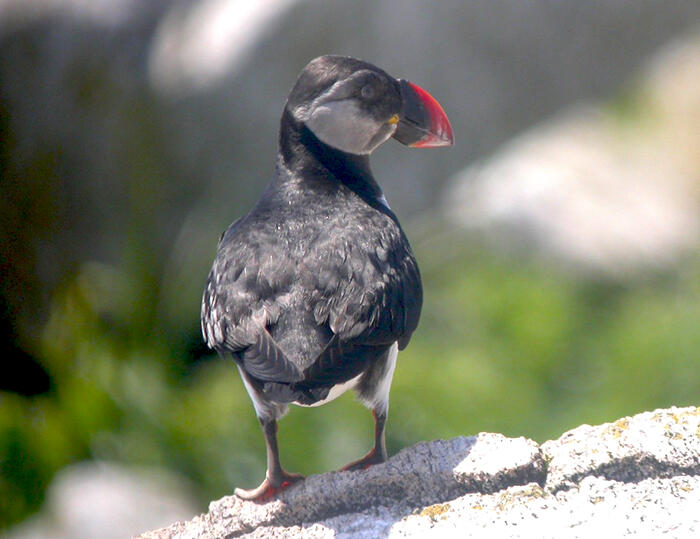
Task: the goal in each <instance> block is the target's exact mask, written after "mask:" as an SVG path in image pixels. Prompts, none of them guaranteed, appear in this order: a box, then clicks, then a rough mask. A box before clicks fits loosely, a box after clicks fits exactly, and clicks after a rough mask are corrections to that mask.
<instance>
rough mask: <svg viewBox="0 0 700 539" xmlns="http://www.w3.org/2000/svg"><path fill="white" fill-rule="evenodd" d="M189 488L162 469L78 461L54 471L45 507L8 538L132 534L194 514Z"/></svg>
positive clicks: (108, 537)
mask: <svg viewBox="0 0 700 539" xmlns="http://www.w3.org/2000/svg"><path fill="white" fill-rule="evenodd" d="M191 490H192V489H191V485H189V484H188V483H187V482H186V481H185V480H184V479H183V478H182V477H179V476H177V475H175V474H173V473H171V472H166V471H165V470H161V469H155V468H154V469H151V468H143V467H141V468H134V467H127V466H123V465H119V464H116V463H110V462H104V461H92V462H82V463H78V464H74V465H71V466H68V467H66V468H64V469H62V470H61V471H60V472H59V473H58V474H57V475H56V477H55V478H54V480H53V481H52V483H51V486H50V487H49V490H48V492H47V494H46V501H45V503H44V506H43V508H42V511H41V512H40V513H39V514H37V515H35V516H33V517H30V518H29V519H28V520H26V521H24V522H22V523H21V524H19V525H18V526H16V527H15V528H13V529H11V530H10V531H9V533H8V534H7V536H6V539H39V538H43V537H52V538H54V539H73V538H78V537H100V538H103V539H112V538H114V539H117V538H121V537H129V536H131V535H133V534H134V533H138V532H139V531H142V530H143V529H144V528H145V527H155V526H161V525H165V524H167V523H168V522H172V521H173V520H174V519H179V518H187V517H188V516H190V515H193V514H195V513H196V507H197V504H196V503H195V501H194V496H193V494H192V492H191Z"/></svg>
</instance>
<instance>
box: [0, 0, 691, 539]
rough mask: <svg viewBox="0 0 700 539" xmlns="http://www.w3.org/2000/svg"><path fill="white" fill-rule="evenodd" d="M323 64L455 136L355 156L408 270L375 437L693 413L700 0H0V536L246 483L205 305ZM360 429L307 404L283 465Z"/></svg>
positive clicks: (125, 528) (249, 476)
mask: <svg viewBox="0 0 700 539" xmlns="http://www.w3.org/2000/svg"><path fill="white" fill-rule="evenodd" d="M326 53H336V54H346V55H351V56H357V57H360V58H363V59H365V60H368V61H370V62H373V63H375V64H377V65H378V66H380V67H382V68H384V69H385V70H387V71H388V72H389V73H391V74H393V75H394V76H397V77H404V78H407V79H409V80H411V81H413V82H415V83H417V84H419V85H421V86H423V87H424V88H426V89H427V90H429V91H430V92H431V94H433V95H434V96H435V97H436V98H437V99H438V100H439V101H440V102H441V104H442V105H443V107H444V108H445V110H446V112H447V113H448V115H449V116H450V119H451V121H452V124H453V127H454V131H455V135H456V139H457V144H456V146H455V147H454V148H451V149H444V150H442V149H441V150H430V151H419V150H409V149H407V148H405V147H403V146H401V145H399V144H395V143H392V142H389V143H387V144H386V145H385V146H383V147H382V148H381V149H380V150H378V151H377V152H376V154H375V156H374V158H373V169H374V172H375V176H376V177H377V179H378V180H379V182H380V183H381V184H382V186H383V188H384V190H385V193H386V197H387V199H388V200H389V203H390V204H391V206H392V208H393V209H394V211H395V212H396V214H397V215H398V216H399V218H400V219H401V221H402V223H403V225H404V228H405V229H406V231H407V234H408V236H409V238H410V239H411V241H412V244H413V247H414V250H415V251H416V255H417V258H418V261H419V264H420V266H421V269H422V272H423V279H424V289H425V305H424V310H423V316H422V321H421V325H420V327H419V329H418V331H417V332H416V333H415V334H414V337H413V340H412V342H411V345H410V346H409V347H408V349H407V350H406V351H405V352H404V353H403V354H402V355H401V357H400V361H399V365H398V368H397V371H396V375H395V379H394V384H393V389H392V400H391V413H390V420H389V423H388V431H387V435H388V440H387V441H388V446H389V451H390V453H392V454H393V453H395V452H397V451H399V450H400V449H401V448H403V447H405V446H407V445H409V444H413V443H415V442H417V441H419V440H428V439H435V438H449V437H455V436H459V435H473V434H476V433H478V432H480V431H495V432H501V433H504V434H506V435H508V436H527V437H530V438H533V439H535V440H537V441H539V442H542V441H545V440H547V439H549V438H556V437H558V436H559V435H560V434H561V433H562V432H564V431H565V430H567V429H570V428H573V427H576V426H578V425H579V424H581V423H591V424H595V423H600V422H605V421H610V420H614V419H616V418H618V417H621V416H624V415H630V414H635V413H637V412H641V411H644V410H650V409H654V408H659V407H667V406H670V405H679V406H682V405H693V404H694V405H697V404H699V401H700V330H699V329H698V328H699V327H700V256H699V254H700V251H699V249H698V247H699V245H700V211H699V210H700V3H699V2H697V0H685V1H684V0H645V1H642V0H637V1H629V0H597V1H596V0H594V1H591V2H585V3H582V2H578V1H576V0H563V1H560V2H550V1H548V0H533V1H531V2H521V1H518V0H495V1H494V0H471V1H468V2H462V1H456V0H448V1H444V2H439V3H429V2H424V1H418V0H401V1H399V0H381V1H376V0H373V1H370V0H358V1H355V2H341V1H339V0H335V1H321V0H265V1H263V0H258V1H257V2H243V1H236V0H199V1H196V0H181V1H166V0H149V1H142V0H141V1H139V0H0V178H1V179H0V181H1V182H2V190H1V191H2V198H1V199H0V265H1V268H2V280H1V282H0V300H1V301H2V309H1V313H2V348H3V353H2V359H1V360H0V361H2V369H1V371H0V530H2V531H0V534H2V533H3V531H4V532H5V533H7V534H8V536H11V537H41V536H47V535H50V536H52V537H91V536H100V537H109V536H110V535H113V536H125V535H127V534H129V533H135V532H138V531H144V530H146V529H148V528H153V527H158V526H162V525H166V524H169V523H170V522H171V521H174V520H176V519H183V518H190V517H192V516H193V515H194V514H195V513H197V512H200V511H203V510H206V506H207V503H208V501H210V500H212V499H215V498H218V497H221V496H224V495H227V494H230V493H232V491H233V488H234V486H243V487H252V486H255V485H257V484H258V482H259V481H260V479H261V478H262V477H263V474H264V472H265V452H264V444H263V437H262V435H261V433H260V431H259V427H258V424H257V421H256V419H255V415H254V411H253V408H252V406H251V404H250V402H249V400H248V396H247V394H246V393H245V390H244V388H243V386H242V384H241V382H240V380H239V376H238V373H237V372H236V369H235V368H234V367H233V365H232V364H231V363H230V362H224V361H222V360H220V359H218V358H216V357H215V356H214V355H212V354H211V352H210V351H209V350H207V349H206V348H205V347H204V345H203V344H202V339H201V336H200V329H199V309H200V297H201V291H202V288H203V285H204V282H205V279H206V275H207V272H208V270H209V268H210V265H211V262H212V259H213V257H214V254H215V250H216V243H217V240H218V237H219V235H220V233H221V232H222V231H223V230H224V229H225V228H226V227H227V226H228V224H229V223H230V222H232V221H233V220H234V219H235V218H237V217H238V216H240V215H241V214H242V213H244V212H245V211H246V210H247V209H248V208H250V206H251V205H252V204H253V203H254V201H255V200H256V199H257V198H258V197H259V196H260V194H261V193H262V191H263V189H264V187H265V185H266V183H267V179H268V178H269V177H270V175H271V173H272V170H273V165H274V159H275V153H276V137H277V127H278V122H279V116H280V114H281V111H282V107H283V104H284V100H285V97H286V94H287V92H288V90H289V89H290V88H291V86H292V84H293V83H294V80H295V78H296V75H297V73H298V72H299V71H300V70H301V68H302V67H303V66H304V65H305V64H306V63H307V62H308V61H309V60H310V59H312V58H314V57H316V56H318V55H320V54H326ZM372 428H373V423H372V419H371V415H370V413H369V411H367V410H366V409H364V408H363V407H362V406H361V405H359V404H358V403H356V402H354V400H353V397H352V396H351V395H346V396H344V397H343V398H341V399H340V400H338V401H336V402H334V403H333V404H332V405H329V406H325V407H323V408H319V409H313V410H300V409H294V410H292V411H291V413H290V414H289V416H288V417H287V418H286V419H285V420H284V421H283V422H282V423H281V426H280V447H281V451H282V461H283V464H284V465H285V467H286V468H288V469H289V470H290V471H296V472H303V473H306V474H312V473H320V472H323V471H328V470H332V469H336V468H338V467H340V466H342V465H344V464H346V463H347V462H349V461H350V460H353V459H356V458H358V457H360V456H361V455H363V454H364V453H365V452H366V451H367V450H368V448H369V447H370V445H371V437H372Z"/></svg>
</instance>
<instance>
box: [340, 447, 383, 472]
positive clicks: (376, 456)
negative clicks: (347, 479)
mask: <svg viewBox="0 0 700 539" xmlns="http://www.w3.org/2000/svg"><path fill="white" fill-rule="evenodd" d="M385 460H386V457H384V456H382V455H381V453H379V451H377V450H376V449H372V451H370V452H369V453H367V454H366V455H365V456H364V457H362V458H361V459H360V460H356V461H354V462H351V463H350V464H348V465H347V466H344V467H342V468H341V469H340V471H341V472H349V471H353V470H366V469H367V468H369V467H370V466H374V465H375V464H380V463H382V462H384V461H385Z"/></svg>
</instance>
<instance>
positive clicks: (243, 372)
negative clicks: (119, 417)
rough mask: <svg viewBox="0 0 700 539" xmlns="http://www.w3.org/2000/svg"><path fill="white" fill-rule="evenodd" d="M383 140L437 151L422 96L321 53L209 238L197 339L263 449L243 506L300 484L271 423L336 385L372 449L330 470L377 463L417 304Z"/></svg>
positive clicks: (367, 67) (433, 113)
mask: <svg viewBox="0 0 700 539" xmlns="http://www.w3.org/2000/svg"><path fill="white" fill-rule="evenodd" d="M390 138H393V139H395V140H397V141H398V142H400V143H402V144H404V145H406V146H409V147H413V148H432V147H441V146H451V145H452V144H453V143H454V137H453V132H452V127H451V125H450V122H449V120H448V118H447V115H446V114H445V112H444V111H443V109H442V107H441V106H440V104H439V103H438V102H437V100H436V99H435V98H433V97H432V96H431V95H430V94H429V93H428V92H427V91H425V90H424V89H422V88H421V87H419V86H418V85H416V84H413V83H411V82H408V81H407V80H404V79H397V78H394V77H392V76H390V75H389V74H388V73H386V72H385V71H383V70H382V69H380V68H378V67H376V66H374V65H372V64H370V63H367V62H365V61H362V60H359V59H356V58H351V57H347V56H336V55H326V56H321V57H319V58H316V59H314V60H312V61H311V62H309V64H308V65H306V67H304V68H303V70H302V71H301V73H300V74H299V76H298V79H297V80H296V83H295V84H294V86H293V87H292V89H291V91H290V93H289V95H288V97H287V101H286V104H285V106H284V110H283V113H282V119H281V122H280V129H279V150H278V154H277V161H276V165H275V169H274V174H273V176H272V179H271V180H270V181H269V184H268V185H267V187H266V189H265V191H264V193H263V195H262V197H261V198H260V200H259V201H258V202H257V203H256V204H255V205H254V206H253V208H252V209H251V210H250V211H249V212H248V213H247V214H246V215H244V216H243V217H240V218H239V219H238V220H237V221H235V222H234V223H233V224H231V225H230V226H229V227H228V229H226V231H225V232H224V233H223V234H222V235H221V238H220V240H219V244H218V248H217V253H216V257H215V259H214V262H213V265H212V268H211V271H210V272H209V275H208V278H207V281H206V286H205V288H204V293H203V297H202V309H201V325H202V334H203V337H204V341H205V342H206V344H207V346H208V347H209V348H211V349H213V350H215V351H216V352H217V353H218V354H219V355H221V356H223V357H226V358H232V359H233V361H234V362H235V364H236V367H237V368H238V371H239V372H240V376H241V378H242V380H243V385H244V386H245V389H246V390H247V392H248V394H249V396H250V399H251V400H252V403H253V407H254V409H255V414H256V415H257V418H258V420H259V422H260V426H261V428H262V432H263V435H264V437H265V444H266V447H267V472H266V474H265V479H264V480H263V481H262V483H261V484H260V485H259V486H258V487H256V488H253V489H250V490H245V489H241V488H237V489H236V490H235V494H236V495H237V496H238V497H239V498H242V499H246V500H265V499H268V498H270V497H272V496H274V495H276V493H277V492H279V491H280V490H281V489H283V488H286V487H288V486H290V485H292V484H294V483H296V482H298V481H300V480H302V479H303V476H302V475H299V474H293V473H289V472H287V471H285V470H284V469H283V468H282V466H281V464H280V456H279V449H278V445H277V422H278V420H280V419H281V418H282V417H283V416H284V415H285V413H286V412H287V410H288V408H289V405H290V404H295V405H298V406H306V407H314V406H320V405H322V404H326V403H327V402H330V401H332V400H333V399H335V398H336V397H338V396H339V395H341V394H342V393H344V392H345V391H347V390H349V389H352V390H354V391H355V393H356V395H357V397H358V400H359V401H360V402H361V403H362V404H364V405H365V406H367V407H368V408H369V409H370V410H371V411H372V414H373V416H374V422H375V429H374V447H373V448H372V449H371V450H370V451H369V453H367V454H366V455H365V456H364V457H363V458H361V459H359V460H357V461H355V462H352V463H350V464H349V465H347V466H346V467H345V468H343V470H359V469H365V468H367V467H369V466H371V465H374V464H377V463H380V462H384V461H385V460H386V459H387V450H386V443H385V438H384V430H385V424H386V419H387V412H388V410H389V389H390V386H391V381H392V377H393V374H394V368H395V366H396V359H397V354H398V351H399V350H403V349H404V348H405V347H406V346H407V345H408V342H409V340H410V339H411V334H412V333H413V332H414V330H415V329H416V327H417V325H418V320H419V317H420V312H421V305H422V299H423V291H422V285H421V277H420V272H419V269H418V264H417V262H416V259H415V256H414V254H413V251H412V250H411V246H410V244H409V242H408V239H407V238H406V235H405V234H404V231H403V229H402V228H401V225H400V224H399V221H398V219H397V217H396V215H395V214H394V212H393V211H392V210H391V208H390V207H389V204H388V203H387V200H386V198H385V196H384V194H383V192H382V190H381V188H380V187H379V184H378V183H377V181H376V180H375V179H374V176H373V175H372V172H371V170H370V167H369V156H370V154H371V153H372V152H373V151H374V150H375V149H376V148H377V147H378V146H380V145H381V144H382V143H384V142H386V141H387V140H388V139H390Z"/></svg>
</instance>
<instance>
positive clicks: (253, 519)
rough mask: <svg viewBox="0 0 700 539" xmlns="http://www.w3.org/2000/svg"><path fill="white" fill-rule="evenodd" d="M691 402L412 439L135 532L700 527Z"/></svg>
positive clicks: (568, 531)
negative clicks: (391, 450) (385, 453)
mask: <svg viewBox="0 0 700 539" xmlns="http://www.w3.org/2000/svg"><path fill="white" fill-rule="evenodd" d="M699 508H700V408H698V407H689V408H671V409H668V410H658V411H655V412H646V413H642V414H639V415H636V416H634V417H628V418H622V419H619V420H618V421H615V422H614V423H608V424H604V425H600V426H597V427H591V426H588V425H583V426H581V427H578V428H576V429H574V430H572V431H569V432H567V433H566V434H564V435H563V436H562V437H561V438H559V439H558V440H553V441H549V442H546V443H544V444H542V445H541V446H539V445H538V444H536V443H535V442H533V441H531V440H527V439H525V438H516V439H512V438H506V437H505V436H502V435H500V434H487V433H481V434H479V435H478V436H472V437H467V438H465V437H461V438H455V439H453V440H439V441H434V442H422V443H419V444H417V445H415V446H413V447H410V448H407V449H404V450H403V451H401V452H400V453H398V454H397V455H395V456H394V457H392V458H391V459H389V461H387V462H386V463H384V464H381V465H379V466H375V467H373V468H370V469H369V470H366V471H361V472H332V473H328V474H324V475H319V476H313V477H309V478H308V479H306V480H305V481H304V482H303V483H301V484H299V485H298V486H295V487H292V488H290V489H288V490H286V491H283V492H282V493H281V494H280V495H279V497H278V498H277V499H275V500H272V501H270V502H268V503H262V504H256V503H253V502H246V501H243V500H240V499H238V498H236V497H235V496H229V497H225V498H222V499H220V500H217V501H214V502H212V503H211V505H210V507H209V512H208V513H206V514H203V515H200V516H198V517H196V518H194V519H193V520H191V521H188V522H178V523H176V524H173V525H171V526H169V527H167V528H163V529H161V530H156V531H152V532H148V533H145V534H143V535H142V536H141V537H142V538H144V539H147V538H150V539H156V538H157V539H164V538H182V539H184V538H194V537H309V538H316V537H360V538H364V537H367V538H370V537H372V538H373V537H413V536H420V537H445V536H451V535H459V536H460V537H487V536H488V537H562V536H566V537H591V536H593V535H594V534H596V533H601V534H603V533H604V534H605V536H607V537H612V536H615V537H618V536H625V535H639V534H643V535H645V536H649V535H657V534H660V533H666V534H668V535H669V536H672V537H691V536H695V534H697V532H698V531H700V512H699V511H698V509H699Z"/></svg>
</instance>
